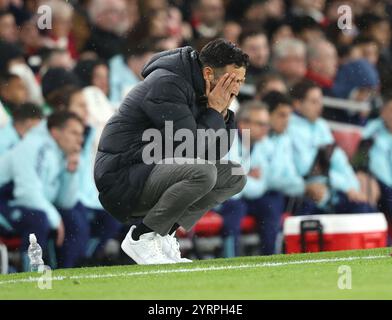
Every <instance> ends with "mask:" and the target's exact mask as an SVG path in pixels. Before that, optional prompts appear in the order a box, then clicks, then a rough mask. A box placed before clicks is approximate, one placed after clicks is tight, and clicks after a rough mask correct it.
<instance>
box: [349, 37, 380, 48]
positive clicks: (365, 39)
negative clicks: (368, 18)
mask: <svg viewBox="0 0 392 320" xmlns="http://www.w3.org/2000/svg"><path fill="white" fill-rule="evenodd" d="M370 43H375V44H376V45H377V46H378V43H377V41H376V39H374V38H373V37H370V36H364V35H359V36H358V37H356V38H355V39H354V41H353V45H354V46H357V45H362V44H370Z"/></svg>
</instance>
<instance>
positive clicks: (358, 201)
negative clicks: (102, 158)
mask: <svg viewBox="0 0 392 320" xmlns="http://www.w3.org/2000/svg"><path fill="white" fill-rule="evenodd" d="M342 6H348V8H349V9H350V10H349V11H347V7H342ZM341 8H346V11H345V14H347V16H345V20H344V21H343V22H342V21H340V22H339V19H342V11H340V10H341ZM48 12H49V15H47V14H48ZM391 12H392V2H391V1H388V0H351V1H341V0H291V1H285V0H194V1H191V0H189V1H187V0H84V1H82V0H81V1H76V0H74V1H72V0H69V1H65V0H47V1H40V0H26V1H22V0H0V239H2V241H3V242H6V243H7V239H8V241H9V239H15V237H16V238H18V237H19V238H20V239H19V242H18V241H16V245H15V242H12V245H15V247H16V248H17V249H18V250H19V252H20V253H21V255H20V256H21V259H20V261H19V263H18V264H16V269H17V270H23V269H24V270H25V269H26V268H27V260H26V259H27V258H26V250H27V246H28V234H29V233H31V232H34V233H36V235H37V237H38V241H39V243H40V244H41V245H42V246H43V248H44V251H45V257H46V259H47V261H50V263H51V265H52V266H54V267H74V266H78V265H86V264H89V263H90V264H91V263H93V264H102V263H107V262H108V261H109V262H110V261H112V262H113V259H112V258H111V255H113V254H115V253H116V252H118V239H121V238H122V236H123V234H124V232H126V231H127V230H126V229H127V228H125V230H124V226H121V225H120V224H119V223H118V222H117V221H115V220H114V219H113V218H112V217H111V216H110V215H109V214H107V213H106V212H105V211H104V210H103V208H102V207H101V205H100V203H99V201H98V198H97V192H96V190H95V185H94V181H93V174H92V172H93V162H94V157H95V150H96V148H97V144H98V140H99V136H100V133H101V131H102V129H103V127H104V125H105V123H106V121H107V120H108V119H109V118H110V116H111V115H112V114H113V113H114V112H116V109H117V108H118V107H119V105H120V104H121V101H122V100H123V98H124V97H125V96H126V94H127V93H128V92H129V91H130V90H131V89H132V87H133V86H135V85H136V84H137V83H138V82H139V81H141V80H142V78H141V75H140V73H141V70H142V68H143V66H144V64H145V63H146V62H147V61H148V60H149V59H150V58H151V57H152V55H154V54H155V53H157V52H160V51H163V50H170V49H175V48H178V47H181V46H187V45H189V46H192V47H194V48H195V49H197V50H200V49H201V48H202V47H203V46H204V45H205V44H206V43H207V42H209V41H210V40H212V39H215V38H225V39H227V40H229V41H231V42H233V43H235V44H237V45H238V46H239V47H240V48H242V49H243V51H244V52H246V53H247V54H248V55H249V57H250V66H249V69H248V71H247V74H246V81H245V84H244V85H243V87H242V88H241V92H240V94H239V96H238V97H237V99H236V100H235V101H234V102H233V104H232V105H231V107H230V108H231V109H232V110H233V111H235V112H236V113H237V124H238V128H240V129H250V138H251V149H250V150H249V152H248V154H246V155H244V154H239V152H238V150H240V149H241V148H239V144H240V143H241V141H240V140H237V141H235V144H234V146H233V148H232V150H231V152H230V155H229V156H230V157H231V158H232V159H236V160H237V161H240V162H241V163H243V164H244V163H247V164H248V165H249V167H250V170H249V173H248V183H247V186H246V187H245V189H244V190H243V191H242V192H241V193H240V194H238V195H236V196H235V197H233V199H230V200H229V201H227V202H225V203H223V204H222V205H220V206H219V207H217V208H215V210H214V212H215V213H216V215H219V216H220V217H221V219H222V226H221V228H220V230H219V234H220V236H221V238H222V239H223V243H224V245H223V246H222V250H221V251H220V252H219V253H218V254H219V255H221V256H226V257H230V256H236V255H241V254H244V251H243V248H242V247H241V245H240V238H241V233H242V232H243V230H242V227H241V226H243V223H241V222H242V221H243V219H244V218H245V217H246V216H247V215H252V216H253V217H254V221H255V225H254V228H255V232H256V234H258V237H259V240H260V242H259V247H258V253H260V254H273V253H277V252H279V248H278V247H279V245H277V242H278V238H279V233H280V231H281V226H282V219H283V217H284V213H286V214H287V213H289V214H294V215H303V214H315V213H323V214H325V213H365V212H367V213H369V212H380V211H382V212H384V213H385V215H386V217H387V219H388V221H391V220H392V96H391V95H390V93H391V89H392V63H391V62H392V55H391V19H392V16H391ZM75 114H76V115H77V116H75ZM0 241H1V240H0ZM8 243H10V242H8ZM12 245H10V246H12Z"/></svg>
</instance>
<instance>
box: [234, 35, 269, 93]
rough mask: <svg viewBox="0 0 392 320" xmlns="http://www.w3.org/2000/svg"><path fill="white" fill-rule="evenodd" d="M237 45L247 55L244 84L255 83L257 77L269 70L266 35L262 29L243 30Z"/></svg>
mask: <svg viewBox="0 0 392 320" xmlns="http://www.w3.org/2000/svg"><path fill="white" fill-rule="evenodd" d="M238 44H239V46H240V47H241V49H242V50H243V51H244V52H245V53H246V54H247V55H248V56H249V67H248V69H247V72H246V80H245V84H250V85H255V83H256V82H257V80H258V78H260V77H261V76H262V75H263V74H265V73H266V72H268V71H270V69H271V67H270V66H269V57H270V48H269V44H268V38H267V35H266V34H265V33H264V32H263V31H262V30H257V29H256V30H247V31H243V32H242V33H241V35H240V37H239V42H238Z"/></svg>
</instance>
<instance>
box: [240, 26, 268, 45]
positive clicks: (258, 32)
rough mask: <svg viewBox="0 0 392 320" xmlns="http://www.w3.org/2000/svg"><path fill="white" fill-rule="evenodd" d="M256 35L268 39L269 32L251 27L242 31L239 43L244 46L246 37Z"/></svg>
mask: <svg viewBox="0 0 392 320" xmlns="http://www.w3.org/2000/svg"><path fill="white" fill-rule="evenodd" d="M255 36H264V37H266V39H268V37H267V34H266V33H265V32H264V31H263V30H262V29H256V28H249V29H245V30H244V31H242V32H241V34H240V36H239V37H238V44H239V45H240V46H242V45H243V44H244V42H245V40H246V39H248V38H250V37H255Z"/></svg>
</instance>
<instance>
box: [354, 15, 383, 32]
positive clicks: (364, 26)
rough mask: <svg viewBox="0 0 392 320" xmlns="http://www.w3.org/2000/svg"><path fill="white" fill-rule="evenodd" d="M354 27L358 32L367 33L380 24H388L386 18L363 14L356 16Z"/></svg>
mask: <svg viewBox="0 0 392 320" xmlns="http://www.w3.org/2000/svg"><path fill="white" fill-rule="evenodd" d="M355 20H356V25H357V27H358V29H359V31H361V32H364V31H368V30H369V29H370V28H371V27H373V26H375V25H377V24H379V23H381V22H388V23H389V20H388V18H386V17H382V16H379V15H377V14H374V13H364V14H362V15H360V16H358V17H357V18H356V19H355Z"/></svg>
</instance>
